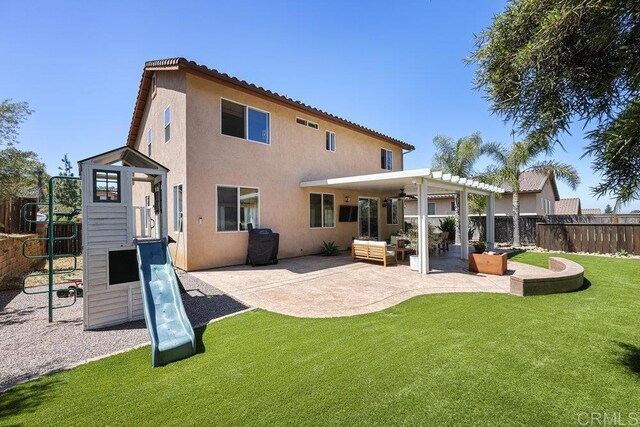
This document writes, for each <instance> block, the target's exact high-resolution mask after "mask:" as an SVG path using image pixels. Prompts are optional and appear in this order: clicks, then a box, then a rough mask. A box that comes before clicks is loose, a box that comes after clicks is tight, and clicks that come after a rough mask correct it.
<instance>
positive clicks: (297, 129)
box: [154, 74, 402, 270]
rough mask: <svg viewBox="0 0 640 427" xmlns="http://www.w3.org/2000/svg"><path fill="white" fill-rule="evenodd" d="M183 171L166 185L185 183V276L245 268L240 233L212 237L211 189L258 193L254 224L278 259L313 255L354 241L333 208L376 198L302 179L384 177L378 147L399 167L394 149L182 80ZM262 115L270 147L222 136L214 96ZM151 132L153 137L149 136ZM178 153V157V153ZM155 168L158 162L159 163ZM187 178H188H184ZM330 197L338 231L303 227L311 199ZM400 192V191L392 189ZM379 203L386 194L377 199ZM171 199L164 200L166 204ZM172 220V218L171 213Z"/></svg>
mask: <svg viewBox="0 0 640 427" xmlns="http://www.w3.org/2000/svg"><path fill="white" fill-rule="evenodd" d="M186 94H187V96H186V100H187V103H186V120H187V127H186V167H185V168H184V169H181V168H180V167H174V166H173V160H172V159H168V160H167V161H166V162H167V163H165V165H166V166H167V167H169V168H171V172H170V173H169V177H170V178H169V179H170V182H171V183H173V182H178V181H181V182H185V187H184V190H185V202H186V205H185V214H186V223H185V230H187V233H188V238H187V239H185V242H186V245H187V252H188V254H189V255H188V259H187V268H188V269H189V270H195V269H203V268H210V267H217V266H224V265H231V264H239V263H243V262H244V260H245V256H246V250H247V234H246V232H225V233H218V232H216V220H217V219H216V200H215V192H216V184H223V185H234V186H245V187H257V188H259V189H260V226H261V227H267V228H272V229H273V230H274V231H275V232H278V233H280V253H279V256H280V257H291V256H297V255H305V254H311V253H317V252H318V251H319V249H320V245H321V244H322V241H323V240H324V241H335V242H336V243H337V244H338V245H339V246H340V247H341V248H346V247H347V246H348V245H349V244H350V242H351V238H352V237H357V223H356V222H352V223H340V222H337V220H338V209H339V206H340V205H344V204H345V202H344V197H345V195H347V194H348V195H349V196H350V198H351V202H350V203H349V204H351V205H356V204H357V197H358V196H365V195H366V196H371V195H375V194H371V193H361V192H356V191H347V192H344V191H332V190H327V189H302V188H300V186H299V184H300V182H301V181H304V180H312V179H321V178H328V177H337V176H349V175H358V174H367V173H378V172H383V171H382V170H381V168H380V148H386V149H390V150H392V151H393V152H394V170H401V168H402V150H401V148H400V147H399V146H396V145H393V144H390V143H387V142H385V141H383V140H381V139H377V138H374V137H371V136H369V135H365V134H362V133H359V132H356V131H354V130H351V129H349V128H346V127H343V126H339V125H336V124H334V123H330V122H327V121H325V120H322V119H320V118H317V117H314V116H310V115H308V114H303V113H300V112H297V111H296V110H294V109H292V108H290V107H287V106H284V105H281V104H278V103H275V102H273V101H271V100H266V99H263V98H260V97H258V96H256V95H255V94H250V93H246V92H243V91H240V90H238V89H236V88H233V87H229V86H226V85H222V84H220V83H217V82H214V81H211V80H205V79H203V78H201V77H198V76H194V75H191V74H187V75H186ZM221 97H224V98H227V99H230V100H232V101H235V102H239V103H243V104H247V105H249V106H252V107H256V108H259V109H261V110H266V111H268V112H269V113H270V115H271V144H270V145H264V144H259V143H255V142H251V141H247V140H242V139H238V138H234V137H229V136H226V135H221V133H220V98H221ZM296 117H302V118H308V119H311V120H312V121H314V122H317V123H318V124H319V125H320V126H319V129H311V128H307V127H304V126H302V125H299V124H297V123H296V121H295V119H296ZM325 130H331V131H333V132H335V133H336V152H334V153H332V152H329V151H327V150H326V149H325ZM154 132H155V131H154ZM181 155H183V154H182V153H181ZM159 161H160V162H161V163H162V161H161V160H159ZM185 175H186V179H185ZM314 190H317V191H318V192H320V191H324V192H330V193H335V195H336V199H335V200H336V202H335V204H336V227H335V228H332V229H310V228H309V219H308V217H309V193H310V192H313V191H314ZM398 190H400V189H398ZM377 196H379V197H380V199H382V198H383V197H385V196H386V197H388V196H391V195H377ZM171 203H172V195H171V194H170V195H169V206H171ZM170 221H171V215H170ZM399 223H400V224H399V225H397V226H386V210H384V209H382V208H381V213H380V230H381V237H382V238H387V237H388V236H389V234H390V233H391V232H393V231H396V230H398V229H399V228H400V226H401V224H402V212H400V215H399Z"/></svg>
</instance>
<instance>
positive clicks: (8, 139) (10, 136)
mask: <svg viewBox="0 0 640 427" xmlns="http://www.w3.org/2000/svg"><path fill="white" fill-rule="evenodd" d="M32 112H33V110H31V109H30V108H29V104H28V103H26V102H11V100H10V99H5V100H4V101H2V102H1V103H0V145H7V146H11V145H13V144H15V143H17V142H18V130H19V129H20V124H21V123H22V122H24V121H25V120H26V118H27V116H29V115H31V113H32Z"/></svg>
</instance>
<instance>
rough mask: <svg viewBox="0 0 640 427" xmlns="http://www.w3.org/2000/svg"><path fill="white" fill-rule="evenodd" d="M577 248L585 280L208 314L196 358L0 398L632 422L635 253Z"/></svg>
mask: <svg viewBox="0 0 640 427" xmlns="http://www.w3.org/2000/svg"><path fill="white" fill-rule="evenodd" d="M548 256H549V255H547V254H540V253H525V254H521V255H518V256H516V257H515V259H516V260H518V261H523V262H528V263H531V264H535V265H540V266H546V264H547V257H548ZM567 257H568V258H571V259H574V260H576V261H578V262H580V263H581V264H582V265H583V266H584V267H585V270H586V277H587V278H588V280H589V281H590V286H589V287H588V288H587V289H585V290H582V291H580V292H574V293H569V294H562V295H550V296H542V297H528V298H519V297H514V296H509V295H496V294H451V295H431V296H423V297H418V298H414V299H412V300H410V301H407V302H405V303H403V304H400V305H398V306H396V307H393V308H391V309H388V310H385V311H383V312H379V313H373V314H369V315H364V316H357V317H350V318H337V319H296V318H291V317H286V316H281V315H278V314H273V313H269V312H266V311H254V312H249V313H246V314H242V315H239V316H235V317H232V318H229V319H226V320H223V321H221V322H218V323H214V324H211V325H209V326H208V327H207V328H206V330H203V331H202V334H201V335H202V336H201V341H202V342H201V353H199V354H197V355H196V356H194V357H192V358H189V359H187V360H184V361H181V362H177V363H174V364H171V365H169V366H166V367H163V368H156V369H152V368H151V367H150V354H149V348H148V347H145V348H142V349H138V350H134V351H131V352H127V353H124V354H120V355H117V356H113V357H110V358H107V359H104V360H100V361H97V362H93V363H89V364H87V365H83V366H80V367H78V368H75V369H73V370H70V371H66V372H61V373H57V374H53V375H49V376H46V377H44V378H41V379H39V380H35V381H32V382H29V383H27V384H24V385H21V386H18V387H15V388H14V389H12V390H10V391H8V392H7V393H5V394H3V395H0V424H22V423H23V424H27V425H42V424H60V423H64V424H84V425H106V424H110V425H121V424H148V425H159V424H162V423H164V424H165V425H178V424H182V425H183V424H206V425H228V424H263V425H272V424H291V425H299V424H303V425H317V424H322V425H325V424H342V425H346V424H358V425H360V424H460V423H473V424H493V425H495V424H503V425H514V424H529V425H548V424H553V425H564V424H571V425H575V424H576V423H577V420H578V419H577V416H578V413H580V412H609V413H612V412H619V413H621V414H622V417H623V418H622V419H623V421H624V419H625V418H624V417H625V416H626V414H628V413H630V412H640V398H639V396H640V329H639V327H638V326H639V325H640V310H639V309H638V304H639V301H640V280H639V279H640V277H639V276H640V268H639V267H640V262H639V261H637V260H624V259H611V258H601V257H590V256H567Z"/></svg>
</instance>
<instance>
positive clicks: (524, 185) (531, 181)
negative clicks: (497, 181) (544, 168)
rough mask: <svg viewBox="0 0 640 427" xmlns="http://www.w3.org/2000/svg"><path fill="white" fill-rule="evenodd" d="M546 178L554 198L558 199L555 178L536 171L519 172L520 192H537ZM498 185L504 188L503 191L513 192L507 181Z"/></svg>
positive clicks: (542, 186)
mask: <svg viewBox="0 0 640 427" xmlns="http://www.w3.org/2000/svg"><path fill="white" fill-rule="evenodd" d="M547 180H549V181H550V183H551V188H552V190H553V194H554V196H555V199H556V200H560V195H559V193H558V187H557V186H556V180H555V178H554V177H553V176H551V177H548V176H547V175H545V174H543V173H540V172H536V171H525V172H522V173H521V174H520V193H539V192H541V191H542V189H543V188H544V185H545V184H546V183H547ZM500 187H502V188H504V190H505V193H513V188H511V186H510V185H509V184H507V183H502V185H500Z"/></svg>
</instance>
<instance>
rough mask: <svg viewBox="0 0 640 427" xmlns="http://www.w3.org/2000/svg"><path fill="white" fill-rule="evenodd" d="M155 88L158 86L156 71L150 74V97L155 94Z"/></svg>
mask: <svg viewBox="0 0 640 427" xmlns="http://www.w3.org/2000/svg"><path fill="white" fill-rule="evenodd" d="M157 88H158V81H157V79H156V73H153V76H151V97H152V98H154V97H155V96H156V91H157V90H156V89H157Z"/></svg>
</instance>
